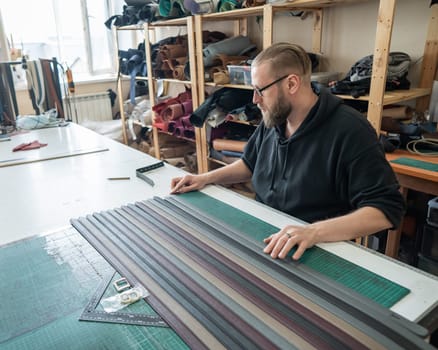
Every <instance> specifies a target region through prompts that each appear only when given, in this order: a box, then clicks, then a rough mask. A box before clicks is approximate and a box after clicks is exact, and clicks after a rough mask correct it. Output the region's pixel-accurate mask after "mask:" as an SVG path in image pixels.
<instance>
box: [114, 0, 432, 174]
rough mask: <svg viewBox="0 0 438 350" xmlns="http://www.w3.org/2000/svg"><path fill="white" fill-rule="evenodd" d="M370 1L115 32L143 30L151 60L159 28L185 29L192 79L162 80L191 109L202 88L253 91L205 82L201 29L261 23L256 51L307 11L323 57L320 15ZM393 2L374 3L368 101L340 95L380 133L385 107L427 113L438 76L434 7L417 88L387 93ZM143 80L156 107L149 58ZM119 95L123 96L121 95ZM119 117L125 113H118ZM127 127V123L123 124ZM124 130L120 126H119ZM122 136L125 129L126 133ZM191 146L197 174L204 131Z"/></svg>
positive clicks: (312, 1)
mask: <svg viewBox="0 0 438 350" xmlns="http://www.w3.org/2000/svg"><path fill="white" fill-rule="evenodd" d="M367 1H368V0H363V1H357V0H295V1H293V2H283V3H275V2H274V3H269V4H265V5H261V6H256V7H250V8H242V9H236V10H231V11H225V12H216V13H209V14H202V15H194V16H188V17H183V18H176V19H169V20H163V21H158V22H152V23H145V24H142V25H135V26H126V27H123V28H118V30H143V31H144V35H145V43H147V45H145V51H146V57H147V58H150V57H151V42H155V31H156V29H158V28H164V27H177V26H184V27H186V28H187V35H188V41H189V45H188V57H189V62H190V72H191V74H190V80H186V81H183V80H179V79H171V78H166V79H161V80H164V81H165V82H168V83H172V84H178V83H180V84H184V85H186V86H190V88H191V91H192V98H193V110H195V109H196V108H198V107H199V106H200V105H201V104H202V103H203V102H204V100H205V96H206V88H222V87H226V88H231V89H241V90H251V89H252V87H251V86H250V85H239V84H217V83H213V82H207V81H205V67H204V61H203V28H204V26H206V23H209V22H225V23H226V22H227V21H228V22H232V23H231V25H230V26H228V28H231V30H232V32H233V35H235V36H237V35H242V36H247V35H248V27H249V26H248V20H249V19H250V18H261V19H262V33H263V34H262V37H261V38H260V39H261V45H260V46H261V47H260V49H264V48H266V47H268V46H270V45H271V44H272V43H273V41H274V38H273V31H274V21H275V15H276V14H279V13H281V12H287V11H306V12H309V13H312V15H313V16H312V21H313V23H311V25H312V33H311V43H310V44H309V45H308V47H309V52H313V53H315V54H321V51H322V50H321V46H322V45H321V44H322V24H323V17H324V10H325V9H326V8H333V7H336V6H339V5H343V4H347V5H349V6H354V4H357V3H359V2H367ZM396 2H397V0H379V1H378V2H376V5H377V6H378V13H377V19H376V32H375V33H376V34H375V40H374V51H373V71H372V79H371V87H370V92H369V94H368V95H366V96H361V97H359V98H354V97H352V96H349V95H338V96H339V97H341V98H343V99H346V100H353V99H354V100H359V101H366V102H368V114H367V118H368V120H369V121H370V123H371V124H372V126H373V127H374V128H375V130H376V132H377V133H379V132H380V126H381V119H382V110H383V107H384V106H385V105H389V104H395V103H399V102H404V101H408V100H415V101H416V108H417V109H418V110H419V111H424V110H426V109H427V108H428V103H429V99H430V93H431V87H432V83H433V79H434V77H435V73H436V71H437V60H438V50H436V47H437V42H438V30H437V28H438V6H437V5H434V6H431V15H430V18H429V29H428V32H427V35H426V38H424V40H425V47H424V55H423V62H422V70H421V77H420V82H419V84H418V86H419V87H418V88H411V89H409V90H396V91H385V83H384V82H385V81H386V76H387V67H388V59H389V51H390V50H389V49H390V42H391V36H392V29H393V23H394V16H395V9H396ZM147 62H148V65H147V78H142V79H147V81H148V85H149V90H150V96H151V104H153V105H155V104H156V102H157V101H156V99H155V98H154V97H153V96H156V83H157V79H156V78H155V77H153V75H152V67H151V64H150V62H151V61H150V59H147ZM119 94H121V91H119ZM122 116H123V114H122ZM123 125H125V123H123ZM123 127H124V126H123ZM159 133H160V130H159V129H158V128H156V127H154V128H153V135H154V146H155V150H156V156H157V158H159V147H160V146H159ZM124 134H126V130H124ZM194 139H195V143H196V154H197V162H198V171H199V172H206V171H208V169H209V167H208V158H209V151H208V142H207V133H206V129H205V126H204V127H202V128H198V127H195V138H194Z"/></svg>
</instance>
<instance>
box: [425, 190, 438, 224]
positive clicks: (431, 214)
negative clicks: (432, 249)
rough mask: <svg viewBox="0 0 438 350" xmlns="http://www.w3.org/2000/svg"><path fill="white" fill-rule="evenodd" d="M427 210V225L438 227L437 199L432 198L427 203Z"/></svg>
mask: <svg viewBox="0 0 438 350" xmlns="http://www.w3.org/2000/svg"><path fill="white" fill-rule="evenodd" d="M427 204H428V206H429V208H428V210H427V220H426V221H427V223H428V224H429V225H432V226H435V227H438V197H435V198H432V199H431V200H430V201H429V202H427Z"/></svg>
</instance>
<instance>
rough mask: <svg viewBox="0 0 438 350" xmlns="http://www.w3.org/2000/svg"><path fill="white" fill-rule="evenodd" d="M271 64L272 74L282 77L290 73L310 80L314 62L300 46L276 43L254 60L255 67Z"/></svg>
mask: <svg viewBox="0 0 438 350" xmlns="http://www.w3.org/2000/svg"><path fill="white" fill-rule="evenodd" d="M266 62H268V63H269V67H270V70H271V73H272V74H273V75H275V76H277V75H278V76H280V75H282V74H284V73H287V72H290V73H291V74H292V73H294V74H297V75H299V76H302V77H307V78H310V75H311V73H312V62H311V61H310V58H309V55H308V54H307V52H306V51H305V50H304V49H303V48H302V47H301V46H299V45H295V44H290V43H284V42H281V43H275V44H272V45H271V46H269V47H268V48H266V49H265V50H263V51H262V52H260V53H259V54H258V55H257V56H256V58H255V59H254V60H253V62H252V65H253V66H259V65H260V64H262V63H266Z"/></svg>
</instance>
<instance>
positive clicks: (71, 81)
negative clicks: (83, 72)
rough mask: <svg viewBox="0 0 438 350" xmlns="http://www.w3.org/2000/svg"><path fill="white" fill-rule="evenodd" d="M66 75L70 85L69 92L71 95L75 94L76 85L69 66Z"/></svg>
mask: <svg viewBox="0 0 438 350" xmlns="http://www.w3.org/2000/svg"><path fill="white" fill-rule="evenodd" d="M65 75H66V76H67V84H68V91H69V92H70V93H71V94H74V93H75V83H74V81H73V73H72V71H71V69H70V67H69V66H67V70H66V71H65Z"/></svg>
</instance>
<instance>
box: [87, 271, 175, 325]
mask: <svg viewBox="0 0 438 350" xmlns="http://www.w3.org/2000/svg"><path fill="white" fill-rule="evenodd" d="M115 274H116V272H115V271H114V272H113V273H112V274H110V275H109V276H107V277H106V278H104V279H103V281H102V282H101V283H100V285H99V287H98V288H97V290H96V292H95V293H94V294H93V296H92V297H91V299H90V301H89V302H88V304H87V305H86V306H85V309H84V311H83V312H82V314H81V316H80V317H79V320H80V321H92V322H108V323H119V324H130V325H136V326H153V327H169V326H168V325H167V323H166V322H165V321H164V320H163V319H162V318H161V317H160V316H158V315H145V314H139V313H132V312H120V311H118V312H111V313H108V312H105V311H101V310H96V308H97V306H98V305H99V302H100V300H101V299H102V296H103V295H104V294H105V292H106V290H107V289H108V286H109V285H110V284H111V281H112V280H113V278H114V275H115Z"/></svg>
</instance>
